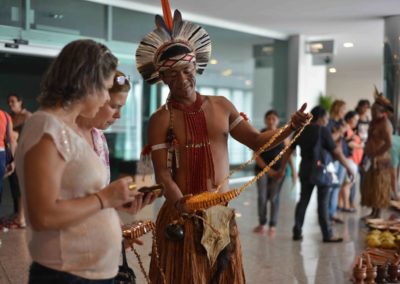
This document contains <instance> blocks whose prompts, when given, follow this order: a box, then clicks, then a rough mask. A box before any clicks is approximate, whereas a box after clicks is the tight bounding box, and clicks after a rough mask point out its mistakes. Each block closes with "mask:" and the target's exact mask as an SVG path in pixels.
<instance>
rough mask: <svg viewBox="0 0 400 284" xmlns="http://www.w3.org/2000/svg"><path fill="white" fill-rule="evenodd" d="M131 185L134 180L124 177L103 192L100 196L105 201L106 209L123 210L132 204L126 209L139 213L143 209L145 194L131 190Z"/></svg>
mask: <svg viewBox="0 0 400 284" xmlns="http://www.w3.org/2000/svg"><path fill="white" fill-rule="evenodd" d="M130 183H132V178H131V177H124V178H121V179H119V180H116V181H114V182H112V183H110V184H109V185H108V186H107V187H105V188H104V189H103V190H101V191H100V192H99V193H98V195H100V197H101V199H102V200H103V203H104V208H121V207H122V206H123V205H125V204H129V203H131V204H130V206H128V207H127V208H125V209H127V210H128V211H132V212H134V213H136V212H137V211H139V210H140V209H141V208H142V196H143V193H141V192H139V191H137V190H133V191H132V190H130V189H129V184H130Z"/></svg>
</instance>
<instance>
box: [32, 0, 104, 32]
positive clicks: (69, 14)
mask: <svg viewBox="0 0 400 284" xmlns="http://www.w3.org/2000/svg"><path fill="white" fill-rule="evenodd" d="M31 1H32V2H31V7H32V9H33V10H34V12H35V16H34V24H33V25H32V28H33V29H37V30H43V31H49V32H57V33H61V34H63V33H64V34H71V35H84V36H90V37H95V38H105V35H106V23H107V18H106V9H107V7H106V6H104V5H101V4H97V3H93V2H89V1H81V0H68V1H63V0H31Z"/></svg>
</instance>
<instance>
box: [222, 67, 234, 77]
mask: <svg viewBox="0 0 400 284" xmlns="http://www.w3.org/2000/svg"><path fill="white" fill-rule="evenodd" d="M232 73H233V71H232V69H229V68H228V69H225V70H224V71H222V76H225V77H229V76H231V75H232Z"/></svg>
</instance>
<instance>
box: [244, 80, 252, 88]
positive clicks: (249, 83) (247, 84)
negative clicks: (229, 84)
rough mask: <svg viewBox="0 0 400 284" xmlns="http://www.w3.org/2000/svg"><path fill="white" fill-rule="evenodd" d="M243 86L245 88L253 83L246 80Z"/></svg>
mask: <svg viewBox="0 0 400 284" xmlns="http://www.w3.org/2000/svg"><path fill="white" fill-rule="evenodd" d="M244 84H245V85H246V86H249V87H250V86H251V84H253V82H252V81H251V80H246V81H244Z"/></svg>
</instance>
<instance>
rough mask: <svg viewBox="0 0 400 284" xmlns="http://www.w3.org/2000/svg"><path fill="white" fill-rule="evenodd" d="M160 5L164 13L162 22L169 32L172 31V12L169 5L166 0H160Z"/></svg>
mask: <svg viewBox="0 0 400 284" xmlns="http://www.w3.org/2000/svg"><path fill="white" fill-rule="evenodd" d="M161 5H162V9H163V14H164V22H165V24H166V25H167V27H168V29H169V31H170V32H172V13H171V8H170V6H169V1H168V0H161Z"/></svg>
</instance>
